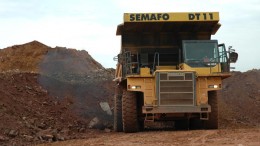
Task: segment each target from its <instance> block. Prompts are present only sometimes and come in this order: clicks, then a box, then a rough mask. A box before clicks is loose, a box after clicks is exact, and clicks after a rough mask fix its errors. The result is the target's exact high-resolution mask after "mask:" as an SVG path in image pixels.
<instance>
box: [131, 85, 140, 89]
mask: <svg viewBox="0 0 260 146" xmlns="http://www.w3.org/2000/svg"><path fill="white" fill-rule="evenodd" d="M128 89H141V86H131V85H128Z"/></svg>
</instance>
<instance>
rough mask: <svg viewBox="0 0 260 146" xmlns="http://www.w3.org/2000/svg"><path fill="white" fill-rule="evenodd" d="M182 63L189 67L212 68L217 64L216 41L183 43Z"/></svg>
mask: <svg viewBox="0 0 260 146" xmlns="http://www.w3.org/2000/svg"><path fill="white" fill-rule="evenodd" d="M183 50H184V51H183V52H184V62H185V63H186V64H188V65H189V66H191V67H212V66H215V65H216V64H217V63H219V57H218V54H219V53H218V45H217V41H208V40H207V41H183Z"/></svg>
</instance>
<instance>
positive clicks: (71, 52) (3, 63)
mask: <svg viewBox="0 0 260 146" xmlns="http://www.w3.org/2000/svg"><path fill="white" fill-rule="evenodd" d="M113 76H114V69H105V68H103V67H102V65H100V64H99V63H98V62H96V61H95V60H94V59H93V58H92V57H91V56H90V55H89V54H88V52H86V51H77V50H75V49H68V48H63V47H55V48H51V47H48V46H46V45H44V44H42V43H39V42H37V41H33V42H30V43H27V44H23V45H15V46H12V47H8V48H5V49H1V50H0V81H1V82H0V97H1V98H0V117H1V118H0V145H35V144H40V143H47V145H50V142H55V141H64V140H66V142H67V145H96V144H100V145H103V144H106V145H121V144H122V145H140V144H142V145H151V144H152V145H157V144H158V145H171V143H172V141H171V142H170V141H169V139H171V137H177V141H176V143H174V144H181V143H182V142H184V141H188V142H190V143H189V144H190V145H208V144H213V145H214V144H215V145H216V144H217V145H222V144H223V143H217V142H216V141H217V140H218V138H219V140H220V141H224V144H229V143H228V142H227V141H229V140H231V141H233V140H235V139H239V138H241V139H242V140H244V141H241V142H240V143H239V141H238V142H233V143H230V144H231V145H232V144H246V142H249V141H252V143H251V144H252V145H255V144H256V143H257V142H259V139H260V138H259V128H260V125H259V123H260V118H259V117H260V115H259V113H260V112H259V111H260V70H256V69H254V70H250V71H247V72H244V73H241V72H233V76H232V77H230V78H228V79H226V80H224V83H223V90H222V91H220V92H221V94H222V96H220V98H219V109H220V111H219V112H220V120H219V122H220V123H219V124H220V129H221V130H220V131H214V130H213V131H207V130H206V131H205V130H200V131H196V130H195V131H186V132H184V131H156V132H154V131H146V132H141V133H137V134H132V135H131V134H123V133H114V132H111V129H112V123H113V121H112V119H113V118H112V113H111V109H112V108H113V104H112V103H113V92H114V83H113V82H112V78H113ZM91 128H95V129H99V130H93V129H91ZM241 128H243V129H241ZM245 128H246V129H245ZM247 129H248V130H247ZM175 132H176V133H175ZM182 133H183V134H182ZM199 133H201V135H200V134H199ZM179 134H180V135H179ZM162 135H163V136H162ZM192 135H195V136H192ZM245 135H248V136H245ZM161 136H162V137H161ZM218 136H219V137H218ZM144 137H149V138H150V139H147V140H145V138H144ZM185 137H186V139H185ZM187 137H190V139H187ZM193 138H194V139H193ZM243 138H244V139H243ZM72 139H85V140H84V141H79V140H72ZM156 139H157V140H159V141H156ZM160 139H161V140H160ZM163 139H165V140H163ZM68 140H72V141H68ZM178 140H179V141H178ZM78 141H79V143H77V142H78ZM118 141H121V143H118ZM164 141H165V143H164ZM66 142H65V143H64V142H63V143H53V144H54V145H66ZM127 142H128V143H127ZM210 142H212V143H210ZM259 143H260V142H259ZM189 144H188V145H189ZM259 145H260V144H259Z"/></svg>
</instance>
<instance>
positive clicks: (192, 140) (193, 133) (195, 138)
mask: <svg viewBox="0 0 260 146" xmlns="http://www.w3.org/2000/svg"><path fill="white" fill-rule="evenodd" d="M90 134H91V137H88V138H86V139H78V140H69V141H64V142H54V143H48V144H43V145H40V146H47V145H48V146H60V145H62V146H89V145H110V146H114V145H116V146H126V145H127V146H137V145H138V146H139V145H142V146H158V145H163V146H168V145H194V146H203V145H205V146H206V145H207V146H208V145H228V146H231V145H235V146H248V145H249V146H259V145H260V128H255V129H220V130H190V131H145V132H139V133H130V134H126V133H116V132H112V133H100V132H97V131H93V133H90Z"/></svg>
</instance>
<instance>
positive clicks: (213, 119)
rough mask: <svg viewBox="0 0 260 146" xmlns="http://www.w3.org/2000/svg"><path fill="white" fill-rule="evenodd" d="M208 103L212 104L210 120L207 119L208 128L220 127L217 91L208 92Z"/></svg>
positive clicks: (206, 125)
mask: <svg viewBox="0 0 260 146" xmlns="http://www.w3.org/2000/svg"><path fill="white" fill-rule="evenodd" d="M208 103H209V105H210V106H211V113H209V120H207V121H205V127H206V128H207V129H218V96H217V91H210V92H208Z"/></svg>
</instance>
